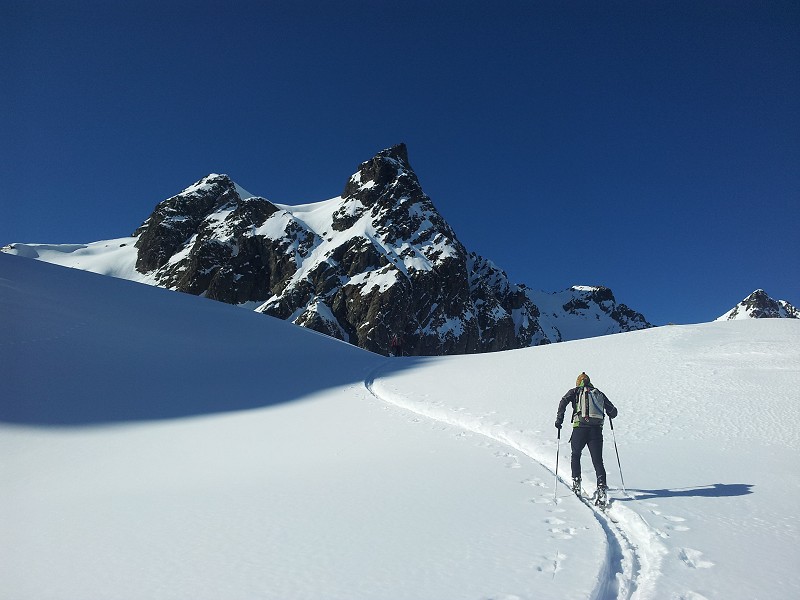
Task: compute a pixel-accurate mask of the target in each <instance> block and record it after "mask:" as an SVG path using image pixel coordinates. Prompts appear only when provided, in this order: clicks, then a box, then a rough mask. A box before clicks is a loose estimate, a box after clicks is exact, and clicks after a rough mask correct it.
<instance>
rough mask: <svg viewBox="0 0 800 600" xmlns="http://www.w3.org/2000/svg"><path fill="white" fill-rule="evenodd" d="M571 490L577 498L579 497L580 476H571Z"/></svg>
mask: <svg viewBox="0 0 800 600" xmlns="http://www.w3.org/2000/svg"><path fill="white" fill-rule="evenodd" d="M572 491H573V493H574V494H575V495H576V496H577V497H578V498H580V497H581V478H580V477H573V478H572Z"/></svg>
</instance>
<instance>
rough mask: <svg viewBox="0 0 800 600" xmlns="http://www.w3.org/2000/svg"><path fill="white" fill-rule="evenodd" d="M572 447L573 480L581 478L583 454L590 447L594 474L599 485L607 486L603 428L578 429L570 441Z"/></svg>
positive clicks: (573, 431)
mask: <svg viewBox="0 0 800 600" xmlns="http://www.w3.org/2000/svg"><path fill="white" fill-rule="evenodd" d="M569 441H570V444H571V445H572V463H571V466H572V478H573V479H574V478H576V477H580V476H581V452H583V449H584V448H585V447H586V446H589V454H590V455H591V457H592V464H593V465H594V472H595V473H596V474H597V485H606V468H605V467H604V466H603V428H602V427H596V426H594V427H576V428H574V429H573V430H572V437H571V438H570V439H569Z"/></svg>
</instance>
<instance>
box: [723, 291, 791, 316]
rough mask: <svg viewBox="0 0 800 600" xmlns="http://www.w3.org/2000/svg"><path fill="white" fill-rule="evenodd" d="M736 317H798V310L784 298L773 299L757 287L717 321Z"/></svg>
mask: <svg viewBox="0 0 800 600" xmlns="http://www.w3.org/2000/svg"><path fill="white" fill-rule="evenodd" d="M738 319H800V310H798V309H797V308H795V307H794V306H792V305H791V304H789V303H788V302H787V301H786V300H774V299H773V298H771V297H770V296H769V295H768V294H767V293H766V292H765V291H764V290H761V289H758V290H756V291H754V292H753V293H752V294H750V295H749V296H747V298H745V299H744V300H742V301H741V302H740V303H739V304H737V305H736V306H734V307H733V308H732V309H731V310H729V311H728V312H726V313H725V314H724V315H722V316H721V317H719V318H718V319H717V321H733V320H738Z"/></svg>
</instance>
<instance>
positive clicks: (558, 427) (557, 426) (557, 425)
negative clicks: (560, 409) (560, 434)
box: [556, 421, 561, 429]
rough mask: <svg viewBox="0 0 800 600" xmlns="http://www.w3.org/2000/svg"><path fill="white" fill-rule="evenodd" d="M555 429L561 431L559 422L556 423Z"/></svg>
mask: <svg viewBox="0 0 800 600" xmlns="http://www.w3.org/2000/svg"><path fill="white" fill-rule="evenodd" d="M556 429H561V421H556Z"/></svg>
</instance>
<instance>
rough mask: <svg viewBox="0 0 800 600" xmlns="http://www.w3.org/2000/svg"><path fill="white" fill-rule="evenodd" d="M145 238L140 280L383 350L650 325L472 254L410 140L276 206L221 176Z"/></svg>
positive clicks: (499, 342) (480, 346)
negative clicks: (332, 186)
mask: <svg viewBox="0 0 800 600" xmlns="http://www.w3.org/2000/svg"><path fill="white" fill-rule="evenodd" d="M134 237H135V238H136V241H135V243H134V244H133V249H135V252H136V260H135V269H136V273H132V274H131V278H132V279H136V280H142V279H146V280H147V281H148V282H152V283H154V284H155V285H159V286H161V287H165V288H169V289H173V290H178V291H182V292H187V293H190V294H195V295H203V296H205V297H207V298H210V299H214V300H219V301H222V302H227V303H230V304H235V305H246V306H248V307H249V308H252V309H255V310H256V311H258V312H261V313H264V314H266V315H270V316H273V317H277V318H280V319H285V320H288V321H291V322H292V323H295V324H297V325H300V326H303V327H308V328H310V329H314V330H315V331H319V332H321V333H324V334H327V335H330V336H333V337H336V338H339V339H341V340H344V341H346V342H349V343H351V344H354V345H357V346H359V347H361V348H365V349H367V350H370V351H373V352H377V353H381V354H389V353H394V354H404V355H442V354H465V353H474V352H489V351H497V350H509V349H514V348H523V347H527V346H532V345H537V344H546V343H550V342H558V341H563V340H568V339H578V338H580V337H590V336H592V335H604V334H607V333H616V332H619V331H630V330H632V329H640V328H643V327H649V326H650V325H649V323H647V321H646V320H645V319H644V317H642V316H641V315H639V314H638V313H635V312H633V311H630V310H629V309H627V307H625V305H622V304H617V303H616V301H615V299H614V296H613V294H612V293H611V290H609V289H607V288H596V287H593V288H575V289H571V290H565V291H564V292H561V293H555V294H539V293H534V292H533V291H532V290H530V289H528V288H527V287H526V286H524V285H520V284H514V283H512V282H511V281H509V279H508V276H507V274H506V273H505V272H504V271H503V270H502V269H500V268H499V267H497V266H496V265H494V264H493V263H492V262H491V261H489V260H488V259H485V258H483V257H481V256H479V255H477V254H475V253H470V252H468V251H467V250H466V248H465V247H464V246H463V244H462V243H461V242H460V241H459V240H458V238H457V237H456V234H455V232H454V231H453V230H452V229H451V228H450V226H449V225H448V223H447V221H446V220H445V219H444V217H443V216H442V215H441V214H440V213H439V212H438V210H437V209H436V207H435V206H434V204H433V201H432V200H431V198H430V197H428V196H427V194H425V192H424V191H423V189H422V186H421V185H420V182H419V180H418V178H417V175H416V174H415V173H414V170H413V169H412V168H411V165H410V163H409V159H408V150H407V148H406V146H405V145H404V144H397V145H395V146H392V147H390V148H387V149H385V150H382V151H380V152H378V153H377V154H376V155H375V156H373V157H372V158H371V159H369V160H367V161H365V162H363V163H361V164H360V165H359V167H358V169H357V170H356V172H355V173H354V174H353V175H352V176H350V178H349V179H348V180H347V183H346V185H345V187H344V192H343V193H342V195H341V196H336V197H334V198H331V199H330V200H324V201H321V202H316V203H311V204H307V203H306V204H301V205H298V206H290V205H280V206H277V205H274V204H272V203H271V202H269V201H268V200H266V199H264V198H262V197H258V196H252V195H251V194H250V193H249V192H246V191H245V190H243V189H242V188H241V187H239V186H238V185H236V184H235V183H234V182H233V181H232V180H231V179H230V178H229V177H228V176H227V175H220V174H210V175H208V176H206V177H204V178H203V179H201V180H199V181H197V182H196V183H194V184H192V185H191V186H189V187H187V188H186V189H184V190H183V191H182V192H180V193H179V194H176V195H175V196H172V197H170V198H167V199H166V200H164V201H162V202H160V203H159V204H158V205H157V206H156V207H155V209H154V210H153V213H152V214H151V215H150V217H149V218H148V219H147V220H146V221H145V222H144V223H143V224H142V225H141V226H140V227H139V228H138V229H137V230H136V231H135V232H134ZM122 245H123V246H127V245H128V242H127V241H126V243H125V244H122ZM127 260H128V261H130V258H128V259H127ZM115 272H116V273H117V274H118V273H119V272H120V270H119V269H118V270H116V271H115Z"/></svg>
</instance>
